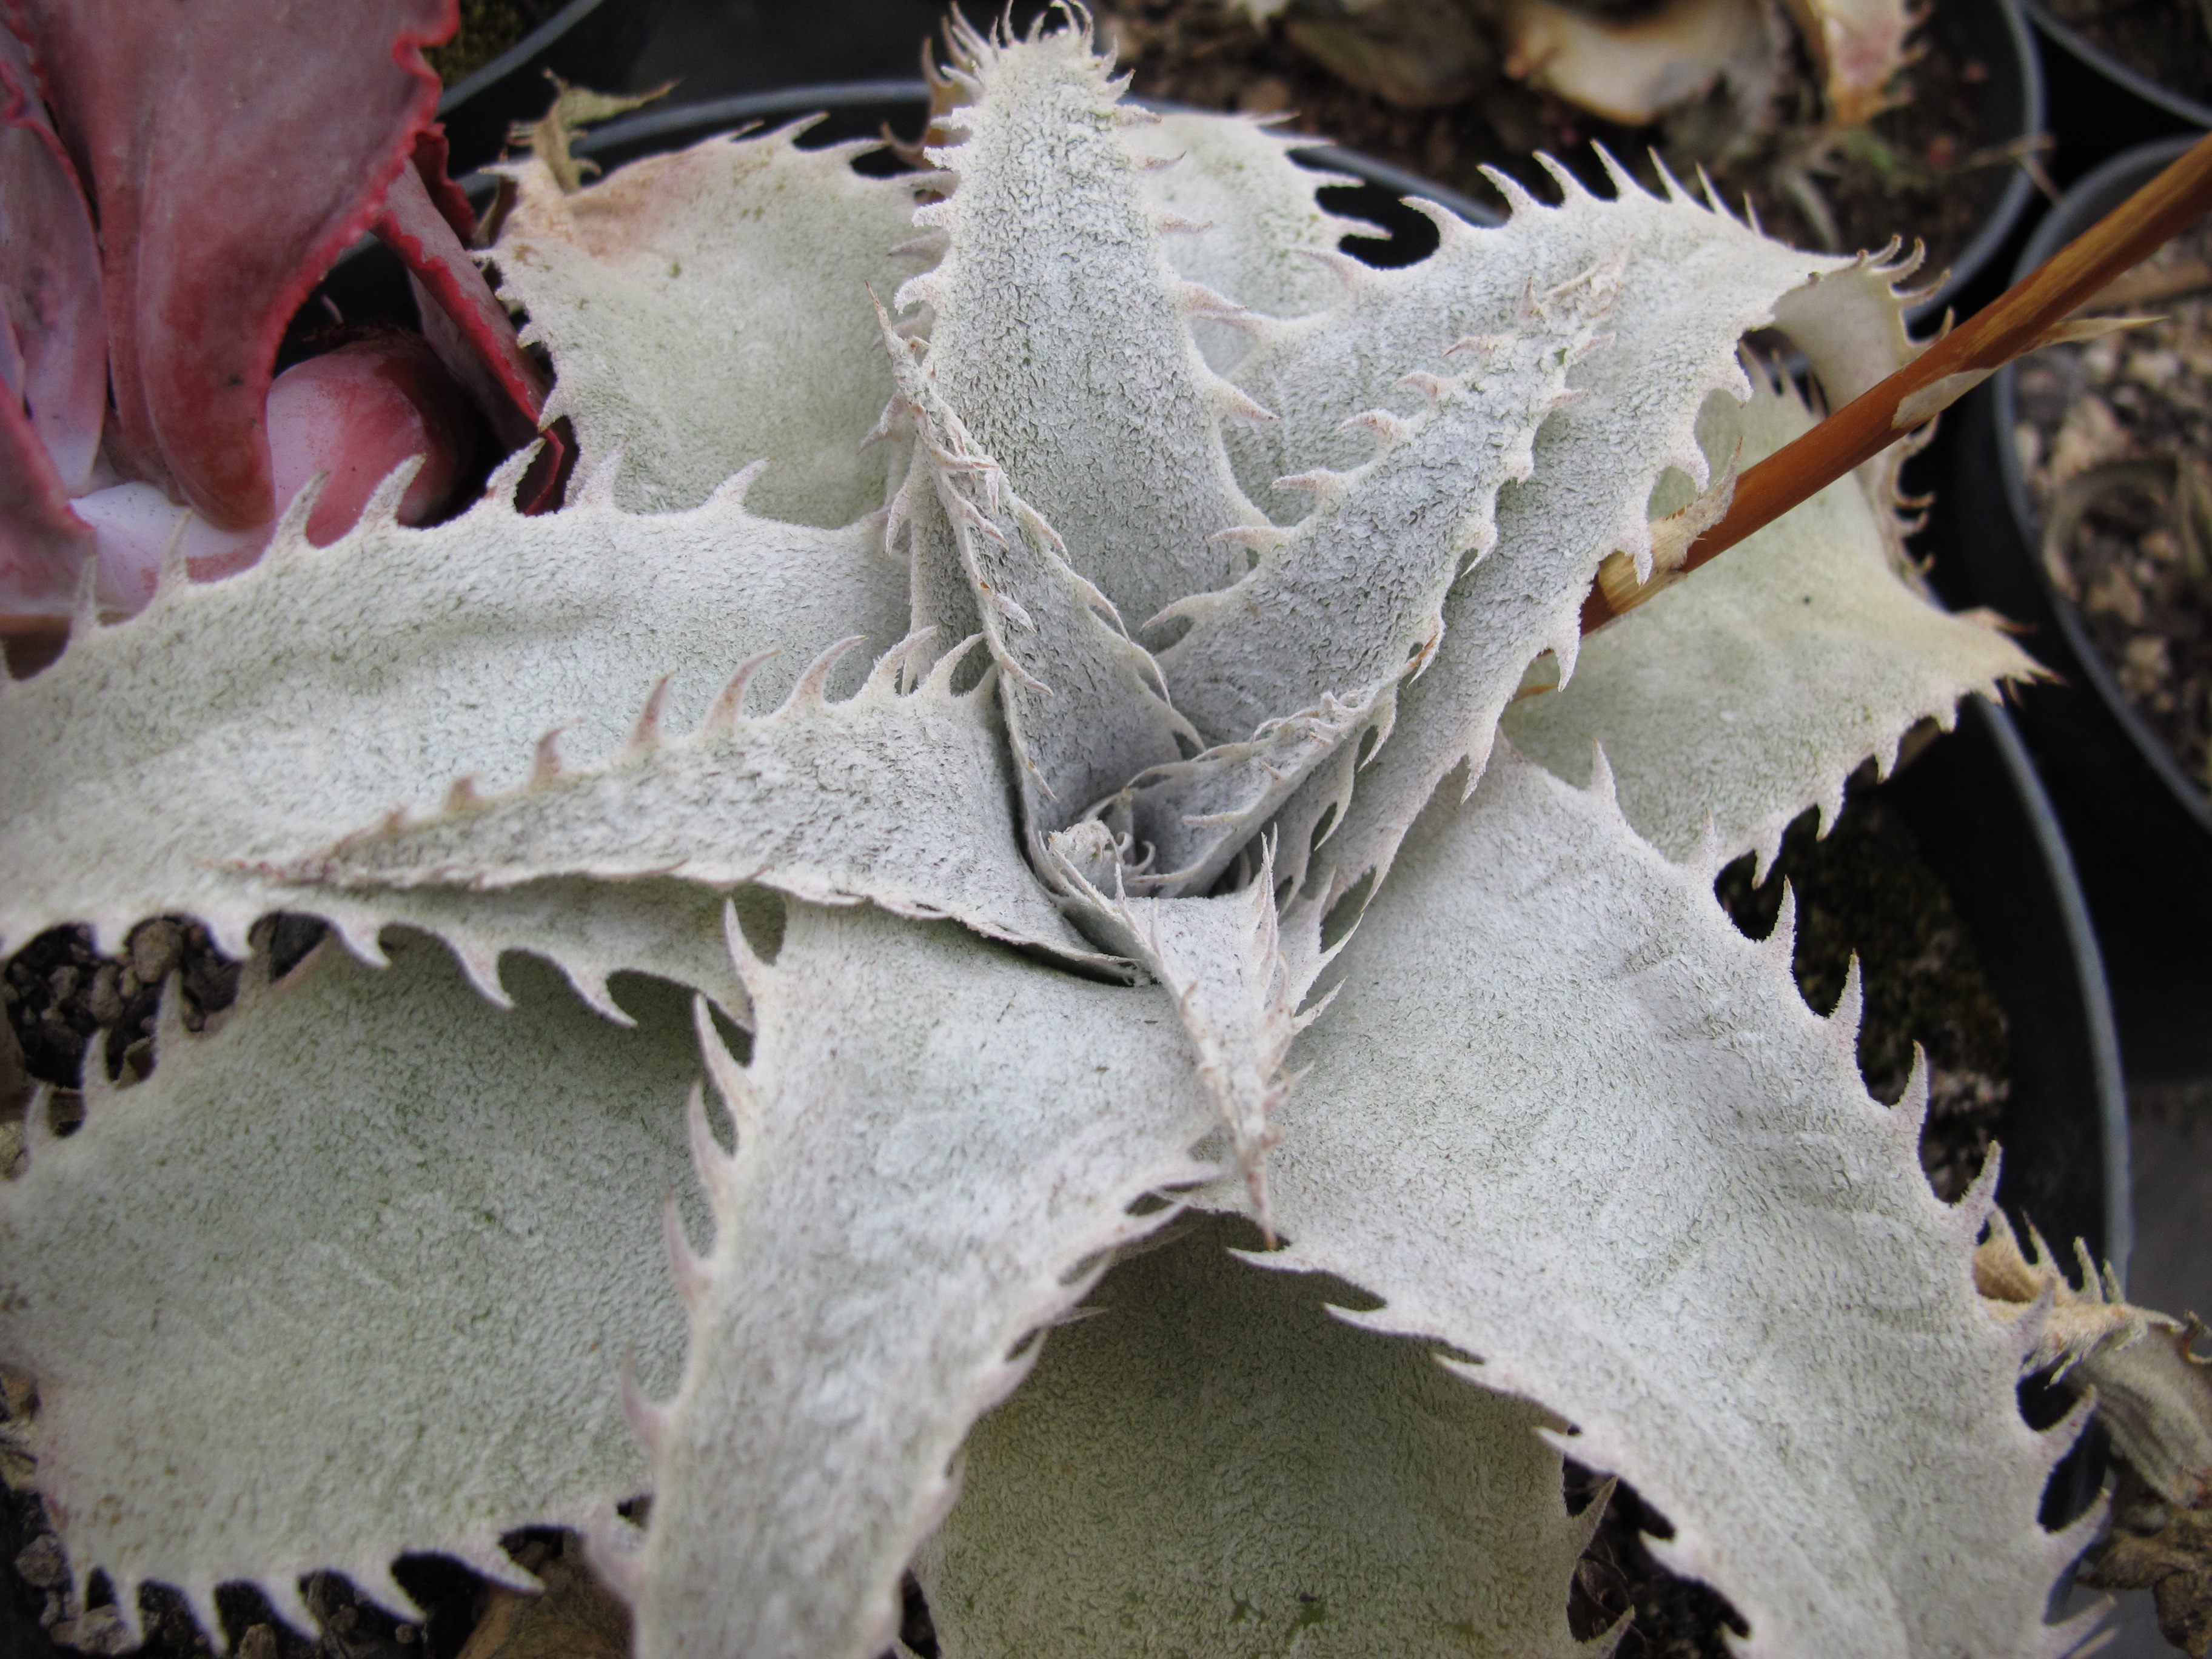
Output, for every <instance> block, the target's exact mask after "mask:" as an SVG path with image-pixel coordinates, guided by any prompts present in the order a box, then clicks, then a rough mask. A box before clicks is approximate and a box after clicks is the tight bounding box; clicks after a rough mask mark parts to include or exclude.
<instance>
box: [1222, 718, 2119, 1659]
mask: <svg viewBox="0 0 2212 1659" xmlns="http://www.w3.org/2000/svg"><path fill="white" fill-rule="evenodd" d="M1714 873H1715V872H1714V870H1713V869H1712V868H1711V866H1710V865H1705V866H1689V867H1683V866H1675V865H1673V864H1670V863H1668V861H1667V860H1664V859H1663V858H1662V857H1661V856H1660V855H1659V854H1656V853H1655V852H1653V851H1652V850H1651V849H1650V848H1648V847H1647V846H1645V845H1644V843H1643V842H1640V841H1638V839H1637V838H1636V836H1635V835H1634V833H1633V831H1632V829H1630V828H1629V826H1628V824H1627V823H1626V820H1625V819H1623V818H1622V817H1621V816H1620V811H1619V809H1618V808H1617V806H1616V805H1614V803H1613V799H1612V797H1611V794H1610V793H1609V790H1608V788H1607V787H1606V786H1605V785H1604V784H1603V783H1602V782H1601V784H1600V785H1598V786H1597V787H1594V788H1593V789H1592V790H1591V791H1589V793H1583V792H1579V791H1577V790H1574V789H1572V788H1571V787H1569V786H1567V785H1566V784H1564V783H1562V782H1560V781H1558V780H1557V779H1555V778H1553V777H1552V776H1551V775H1549V774H1548V773H1547V772H1545V771H1544V770H1543V769H1541V768H1540V767H1538V766H1536V765H1535V764H1534V763H1532V762H1528V761H1525V760H1522V758H1520V757H1518V756H1517V755H1515V754H1514V753H1513V752H1512V751H1511V750H1510V749H1508V750H1501V751H1500V752H1499V753H1498V755H1497V756H1496V757H1493V759H1492V763H1491V767H1490V770H1489V773H1488V775H1486V777H1485V778H1484V780H1483V783H1482V787H1481V788H1480V791H1478V792H1477V793H1476V794H1475V795H1474V798H1473V799H1472V801H1471V802H1469V803H1468V804H1466V805H1461V804H1459V803H1458V802H1456V801H1454V800H1451V799H1445V798H1439V799H1438V800H1437V802H1436V803H1435V804H1434V805H1432V806H1431V809H1430V811H1429V812H1428V813H1427V814H1426V815H1425V817H1424V818H1423V820H1422V822H1421V823H1420V824H1419V827H1418V828H1417V829H1416V830H1415V832H1414V834H1413V836H1411V837H1409V838H1408V840H1407V845H1406V848H1405V849H1404V852H1403V854H1402V856H1401V859H1400V861H1399V868H1398V870H1397V872H1396V873H1395V876H1394V878H1393V879H1392V881H1391V883H1390V884H1389V885H1388V886H1387V887H1385V888H1383V890H1381V892H1380V893H1379V894H1378V895H1377V896H1376V898H1375V900H1374V901H1373V902H1372V903H1371V904H1370V907H1369V908H1368V910H1367V912H1366V915H1365V919H1364V921H1363V922H1362V923H1361V925H1360V927H1359V930H1358V933H1355V934H1354V935H1353V937H1352V941H1351V943H1350V944H1349V945H1347V946H1346V950H1345V952H1344V954H1343V956H1342V957H1340V958H1339V959H1338V963H1337V970H1338V975H1339V976H1340V984H1341V989H1340V992H1339V994H1338V998H1337V1001H1336V1004H1335V1006H1334V1007H1332V1008H1331V1009H1330V1011H1329V1012H1328V1017H1327V1018H1324V1019H1322V1020H1321V1021H1320V1022H1318V1023H1317V1024H1316V1025H1315V1026H1314V1027H1313V1028H1312V1030H1310V1031H1309V1032H1308V1033H1307V1034H1306V1035H1305V1036H1304V1038H1303V1039H1302V1041H1301V1042H1300V1044H1299V1046H1298V1048H1297V1049H1296V1050H1294V1052H1293V1054H1292V1056H1291V1058H1292V1061H1293V1063H1294V1064H1303V1065H1304V1066H1306V1067H1307V1068H1308V1069H1307V1071H1306V1073H1305V1075H1304V1079H1303V1081H1302V1082H1301V1084H1300V1085H1299V1088H1298V1091H1297V1094H1296V1095H1294V1096H1293V1097H1291V1101H1290V1103H1288V1104H1287V1105H1286V1106H1285V1109H1284V1110H1283V1112H1282V1114H1281V1118H1280V1122H1281V1127H1282V1129H1283V1140H1282V1144H1281V1145H1280V1146H1278V1147H1277V1148H1276V1150H1275V1152H1274V1154H1273V1158H1272V1160H1271V1164H1270V1182H1271V1185H1272V1188H1273V1197H1274V1206H1275V1218H1276V1222H1277V1225H1279V1227H1280V1229H1281V1230H1282V1231H1283V1233H1284V1234H1285V1236H1286V1237H1288V1239H1289V1240H1290V1249H1288V1250H1287V1251H1285V1252H1284V1253H1283V1254H1281V1255H1277V1256H1273V1257H1270V1258H1268V1260H1269V1261H1270V1262H1271V1263H1273V1264H1276V1265H1280V1266H1283V1267H1296V1268H1301V1269H1316V1270H1319V1271H1322V1272H1328V1273H1335V1274H1337V1275H1338V1276H1340V1277H1341V1278H1344V1279H1349V1280H1351V1281H1352V1283H1354V1284H1357V1285H1360V1286H1362V1287H1363V1288H1364V1289H1366V1290H1368V1291H1371V1292H1373V1293H1374V1294H1376V1296H1378V1297H1383V1298H1384V1299H1385V1304H1386V1305H1385V1306H1384V1307H1383V1309H1382V1310H1379V1311H1377V1312H1375V1313H1372V1314H1366V1315H1360V1316H1356V1317H1357V1318H1358V1322H1360V1323H1362V1324H1364V1325H1366V1326H1369V1327H1370V1328H1374V1329H1376V1330H1383V1331H1391V1332H1399V1333H1403V1334H1413V1335H1420V1336H1425V1337H1427V1338H1429V1339H1431V1340H1437V1341H1443V1342H1447V1343H1449V1344H1450V1345H1451V1346H1454V1347H1455V1348H1457V1349H1459V1350H1460V1351H1462V1352H1466V1353H1469V1354H1473V1355H1475V1356H1478V1357H1479V1358H1480V1362H1481V1363H1480V1365H1479V1366H1478V1367H1477V1368H1475V1370H1474V1372H1473V1375H1474V1376H1476V1377H1477V1378H1479V1379H1480V1381H1482V1382H1483V1383H1486V1384H1487V1385H1488V1386H1490V1387H1492V1388H1497V1389H1506V1390H1510V1391H1511V1392H1513V1393H1515V1394H1518V1395H1523V1396H1525V1397H1527V1398H1528V1399H1530V1400H1534V1401H1539V1402H1541V1404H1543V1405H1544V1406H1546V1407H1549V1408H1551V1409H1552V1410H1553V1411H1556V1412H1558V1413H1560V1414H1561V1415H1562V1416H1564V1417H1565V1418H1566V1419H1569V1420H1570V1421H1571V1422H1572V1423H1574V1424H1575V1425H1577V1429H1578V1431H1579V1432H1578V1434H1577V1437H1575V1438H1574V1440H1573V1441H1572V1442H1571V1445H1572V1448H1573V1455H1574V1456H1575V1457H1576V1458H1577V1460H1578V1461H1580V1462H1585V1463H1588V1464H1590V1465H1592V1466H1593V1467H1595V1468H1601V1469H1605V1470H1609V1471H1611V1472H1613V1473H1616V1474H1620V1475H1621V1476H1622V1477H1624V1478H1625V1479H1626V1480H1630V1481H1632V1483H1633V1484H1634V1485H1635V1486H1636V1489H1637V1490H1638V1492H1641V1493H1642V1494H1643V1495H1644V1497H1645V1498H1649V1499H1650V1501H1651V1502H1653V1503H1654V1504H1656V1505H1657V1506H1658V1507H1659V1508H1660V1509H1661V1510H1662V1511H1663V1512H1664V1513H1665V1514H1666V1515H1667V1516H1668V1518H1669V1519H1670V1520H1671V1521H1672V1522H1674V1528H1675V1534H1674V1539H1673V1540H1672V1541H1671V1542H1668V1543H1667V1544H1665V1545H1662V1546H1658V1547H1657V1550H1658V1553H1659V1554H1660V1555H1661V1558H1662V1559H1663V1560H1664V1561H1665V1562H1666V1563H1667V1564H1668V1565H1670V1566H1672V1567H1673V1568H1674V1569H1675V1570H1676V1571H1682V1572H1686V1573H1689V1574H1691V1575H1692V1576H1695V1577H1701V1578H1705V1579H1707V1580H1709V1581H1710V1582H1711V1583H1715V1584H1717V1586H1718V1587H1719V1588H1720V1589H1722V1590H1723V1591H1724V1592H1725V1593H1726V1594H1727V1595H1728V1596H1729V1599H1730V1600H1731V1601H1733V1602H1734V1603H1735V1606H1736V1607H1738V1608H1739V1609H1740V1610H1741V1613H1743V1615H1744V1616H1745V1617H1746V1618H1747V1620H1749V1621H1750V1626H1751V1635H1750V1638H1749V1641H1748V1643H1747V1644H1746V1645H1745V1647H1744V1649H1743V1650H1744V1651H1745V1652H1747V1653H1748V1654H1758V1655H1798V1654H1804V1655H1813V1654H1818V1655H1822V1656H1846V1655H1849V1656H1871V1655H1884V1656H1898V1659H1903V1656H1905V1655H1908V1654H1929V1653H1961V1654H1964V1653H1978V1654H1991V1655H1999V1654H2002V1655H2034V1654H2056V1653H2059V1652H2063V1651H2064V1650H2067V1649H2068V1648H2069V1645H2070V1643H2071V1642H2072V1641H2073V1640H2075V1639H2078V1637H2079V1636H2080V1634H2081V1632H2080V1631H2078V1630H2073V1631H2062V1630H2051V1629H2046V1628H2045V1626H2044V1624H2043V1609H2044V1607H2045V1604H2046V1601H2047V1598H2048V1596H2049V1594H2050V1591H2051V1584H2052V1583H2053V1581H2054V1579H2055V1578H2056V1577H2057V1575H2058V1573H2059V1571H2061V1570H2062V1569H2063V1567H2064V1565H2066V1564H2067V1562H2068V1561H2069V1559H2071V1557H2072V1555H2073V1554H2074V1553H2075V1552H2077V1551H2078V1550H2079V1548H2080V1547H2081V1545H2082V1544H2083V1543H2084V1542H2086V1541H2087V1537H2088V1536H2089V1535H2090V1532H2091V1531H2093V1529H2094V1527H2095V1525H2096V1524H2097V1522H2098V1520H2099V1518H2100V1517H2098V1516H2094V1515H2093V1516H2089V1517H2087V1518H2086V1519H2085V1521H2084V1522H2082V1523H2081V1526H2079V1527H2077V1528H2075V1529H2074V1530H2072V1531H2070V1532H2069V1533H2067V1534H2063V1535H2057V1536H2053V1535H2051V1534H2045V1532H2043V1531H2042V1529H2041V1528H2039V1525H2038V1524H2037V1521H2036V1514H2037V1507H2038V1504H2039V1499H2040V1497H2041V1494H2042V1490H2043V1486H2044V1484H2045V1479H2046V1476H2047V1474H2048V1473H2049V1470H2050V1468H2051V1463H2052V1462H2053V1461H2054V1460H2055V1459H2056V1458H2057V1456H2058V1455H2060V1454H2061V1453H2063V1450H2064V1449H2065V1448H2066V1446H2067V1445H2068V1444H2069V1443H2070V1441H2071V1439H2072V1437H2073V1436H2072V1433H2071V1431H2070V1430H2059V1431H2052V1432H2051V1434H2048V1435H2045V1436H2041V1437H2039V1436H2038V1435H2036V1434H2035V1433H2034V1432H2033V1431H2031V1430H2029V1428H2028V1427H2027V1425H2026V1424H2025V1423H2023V1422H2022V1421H2021V1418H2020V1415H2019V1411H2018V1408H2017V1407H2016V1405H2015V1398H2014V1384H2015V1376H2016V1375H2017V1370H2018V1366H2019V1362H2020V1359H2021V1355H2022V1352H2023V1349H2022V1347H2021V1346H2020V1340H2019V1338H2018V1335H2017V1334H2016V1333H2015V1332H2014V1331H2013V1330H2011V1329H2009V1328H2007V1327H2006V1326H2004V1325H2002V1324H2001V1323H2000V1322H1997V1321H1996V1320H1995V1319H1993V1318H1991V1317H1990V1316H1989V1315H1988V1314H1987V1313H1985V1312H1984V1310H1983V1309H1982V1306H1981V1304H1980V1302H1979V1299H1978V1297H1976V1295H1975V1293H1974V1286H1973V1281H1972V1270H1971V1265H1970V1264H1971V1258H1972V1250H1973V1246H1974V1241H1975V1237H1976V1236H1977V1235H1978V1232H1979V1231H1980V1230H1981V1226H1982V1223H1983V1221H1984V1218H1986V1216H1987V1215H1988V1213H1989V1210H1990V1204H1991V1196H1990V1194H1991V1192H1992V1189H1993V1185H1994V1183H1993V1181H1992V1180H1990V1179H1988V1178H1985V1179H1984V1181H1983V1182H1980V1183H1978V1186H1977V1188H1976V1189H1975V1191H1974V1192H1973V1193H1972V1194H1971V1195H1970V1196H1969V1197H1968V1198H1967V1199H1966V1200H1962V1201H1961V1202H1960V1205H1959V1206H1957V1207H1955V1208H1949V1207H1947V1206H1945V1205H1943V1204H1942V1202H1941V1201H1940V1200H1937V1199H1936V1196H1935V1194H1933V1193H1932V1192H1931V1191H1930V1190H1929V1186H1928V1183H1927V1182H1926V1180H1925V1178H1924V1177H1923V1176H1922V1174H1921V1172H1920V1165H1919V1160H1918V1156H1917V1143H1918V1139H1919V1133H1920V1121H1921V1118H1922V1116H1923V1113H1924V1111H1925V1108H1926V1099H1927V1094H1926V1085H1925V1079H1924V1077H1922V1076H1916V1078H1915V1080H1914V1082H1913V1084H1912V1085H1911V1087H1910V1088H1909V1089H1908V1091H1907V1092H1906V1096H1905V1101H1904V1102H1903V1103H1901V1104H1900V1105H1899V1106H1898V1107H1896V1108H1894V1109H1891V1108H1885V1107H1882V1106H1881V1105H1878V1104H1877V1103H1875V1102H1874V1101H1873V1100H1871V1099H1870V1098H1869V1097H1868V1095H1867V1093H1866V1090H1865V1087H1864V1085H1863V1083H1862V1081H1861V1079H1860V1078H1859V1075H1858V1073H1857V1066H1856V1062H1855V1058H1854V1049H1855V1047H1856V1043H1857V1023H1858V1000H1857V986H1856V981H1854V982H1853V984H1852V985H1851V987H1850V988H1849V989H1847V990H1846V992H1845V994H1844V1003H1843V1006H1841V1007H1840V1008H1839V1009H1838V1011H1837V1012H1836V1013H1835V1014H1834V1015H1833V1016H1832V1017H1830V1018H1821V1017H1820V1016H1819V1015H1816V1014H1814V1012H1811V1011H1810V1010H1808V1008H1807V1007H1806V1006H1805V1005H1804V1003H1803V1001H1802V1000H1801V999H1800V997H1799V995H1798V993H1797V989H1796V981H1795V980H1794V979H1793V978H1792V976H1791V974H1790V950H1791V943H1792V941H1791V937H1790V935H1791V929H1792V923H1791V921H1790V912H1789V911H1788V910H1786V909H1785V912H1784V921H1783V922H1782V923H1781V924H1780V925H1778V927H1777V929H1776V932H1775V935H1774V937H1772V938H1771V939H1768V940H1766V941H1765V943H1763V944H1753V942H1751V941H1749V940H1747V939H1744V938H1743V937H1742V936H1741V934H1739V933H1737V932H1736V931H1735V927H1734V926H1733V925H1732V924H1731V923H1730V922H1729V920H1728V918H1727V917H1726V916H1725V915H1723V912H1722V911H1721V909H1720V908H1719V906H1718V904H1717V902H1716V901H1715V900H1714V898H1713V895H1712V890H1711V884H1712V879H1713V875H1714ZM1440 986H1448V987H1450V993H1449V995H1448V996H1442V997H1440V996H1438V995H1437V990H1436V987H1440ZM1990 1174H1991V1176H1993V1175H1994V1170H1992V1171H1991V1172H1990ZM1230 1196H1231V1194H1229V1193H1228V1192H1225V1193H1224V1194H1223V1197H1224V1200H1227V1199H1228V1198H1229V1197H1230ZM2079 1422H2080V1419H2079V1418H2077V1419H2075V1423H2074V1425H2073V1426H2075V1427H2078V1425H2079Z"/></svg>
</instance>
